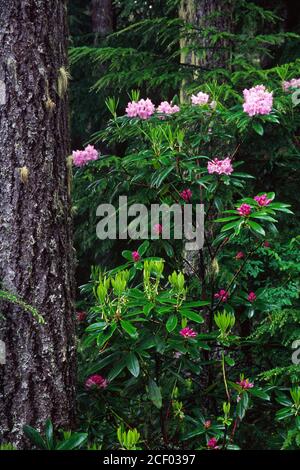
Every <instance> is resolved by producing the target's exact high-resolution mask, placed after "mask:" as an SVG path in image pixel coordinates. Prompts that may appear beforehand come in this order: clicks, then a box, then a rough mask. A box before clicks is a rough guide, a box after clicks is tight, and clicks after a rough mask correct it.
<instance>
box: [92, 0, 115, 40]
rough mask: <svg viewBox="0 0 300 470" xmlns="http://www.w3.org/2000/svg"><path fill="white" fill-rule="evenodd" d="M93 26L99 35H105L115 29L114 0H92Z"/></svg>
mask: <svg viewBox="0 0 300 470" xmlns="http://www.w3.org/2000/svg"><path fill="white" fill-rule="evenodd" d="M92 27H93V32H94V33H96V42H97V40H98V36H100V37H105V36H107V35H108V34H110V33H112V31H113V8H112V0H92Z"/></svg>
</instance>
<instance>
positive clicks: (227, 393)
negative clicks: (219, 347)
mask: <svg viewBox="0 0 300 470" xmlns="http://www.w3.org/2000/svg"><path fill="white" fill-rule="evenodd" d="M222 374H223V381H224V385H225V390H226V395H227V400H228V401H229V402H230V393H229V390H228V384H227V378H226V369H225V356H224V352H222Z"/></svg>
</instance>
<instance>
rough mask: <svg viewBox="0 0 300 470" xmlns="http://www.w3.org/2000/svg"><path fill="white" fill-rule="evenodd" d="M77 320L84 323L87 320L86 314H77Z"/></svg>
mask: <svg viewBox="0 0 300 470" xmlns="http://www.w3.org/2000/svg"><path fill="white" fill-rule="evenodd" d="M76 319H77V321H78V322H82V321H84V320H85V319H86V313H85V312H77V313H76Z"/></svg>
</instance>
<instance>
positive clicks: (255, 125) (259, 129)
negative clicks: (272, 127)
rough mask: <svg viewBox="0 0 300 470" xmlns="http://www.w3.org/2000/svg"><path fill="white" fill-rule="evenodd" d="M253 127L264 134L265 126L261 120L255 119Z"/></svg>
mask: <svg viewBox="0 0 300 470" xmlns="http://www.w3.org/2000/svg"><path fill="white" fill-rule="evenodd" d="M252 127H253V129H254V130H255V132H256V133H257V134H258V135H264V128H263V126H262V125H261V123H260V122H257V121H254V122H253V123H252Z"/></svg>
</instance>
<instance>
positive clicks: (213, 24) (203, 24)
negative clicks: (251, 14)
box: [179, 0, 233, 69]
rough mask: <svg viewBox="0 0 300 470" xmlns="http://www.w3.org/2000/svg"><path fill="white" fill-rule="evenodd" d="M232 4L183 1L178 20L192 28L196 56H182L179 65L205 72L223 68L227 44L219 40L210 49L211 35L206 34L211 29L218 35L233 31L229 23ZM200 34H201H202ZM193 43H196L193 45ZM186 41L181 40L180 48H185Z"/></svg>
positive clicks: (226, 41)
mask: <svg viewBox="0 0 300 470" xmlns="http://www.w3.org/2000/svg"><path fill="white" fill-rule="evenodd" d="M232 10H233V1H230V0H228V1H226V2H224V1H222V0H182V1H181V4H180V9H179V17H180V18H182V19H183V20H184V21H185V22H186V23H190V24H192V25H194V26H195V27H196V28H197V29H198V31H199V34H198V35H197V38H196V45H197V46H199V52H198V51H196V52H197V53H195V52H194V51H193V52H189V53H187V54H186V53H182V55H181V62H182V63H186V64H191V65H196V66H203V67H204V68H209V69H214V68H216V67H226V65H227V61H228V59H229V57H230V43H229V42H228V40H226V39H222V40H220V41H218V42H217V44H215V45H213V44H212V42H211V38H210V34H207V33H206V32H205V30H209V29H210V28H211V29H212V34H213V30H216V31H218V32H224V31H225V32H231V31H232V28H233V20H232ZM202 30H203V32H202ZM193 42H195V41H193ZM186 44H187V41H186V40H185V39H184V38H183V39H182V43H181V46H185V45H186Z"/></svg>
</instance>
